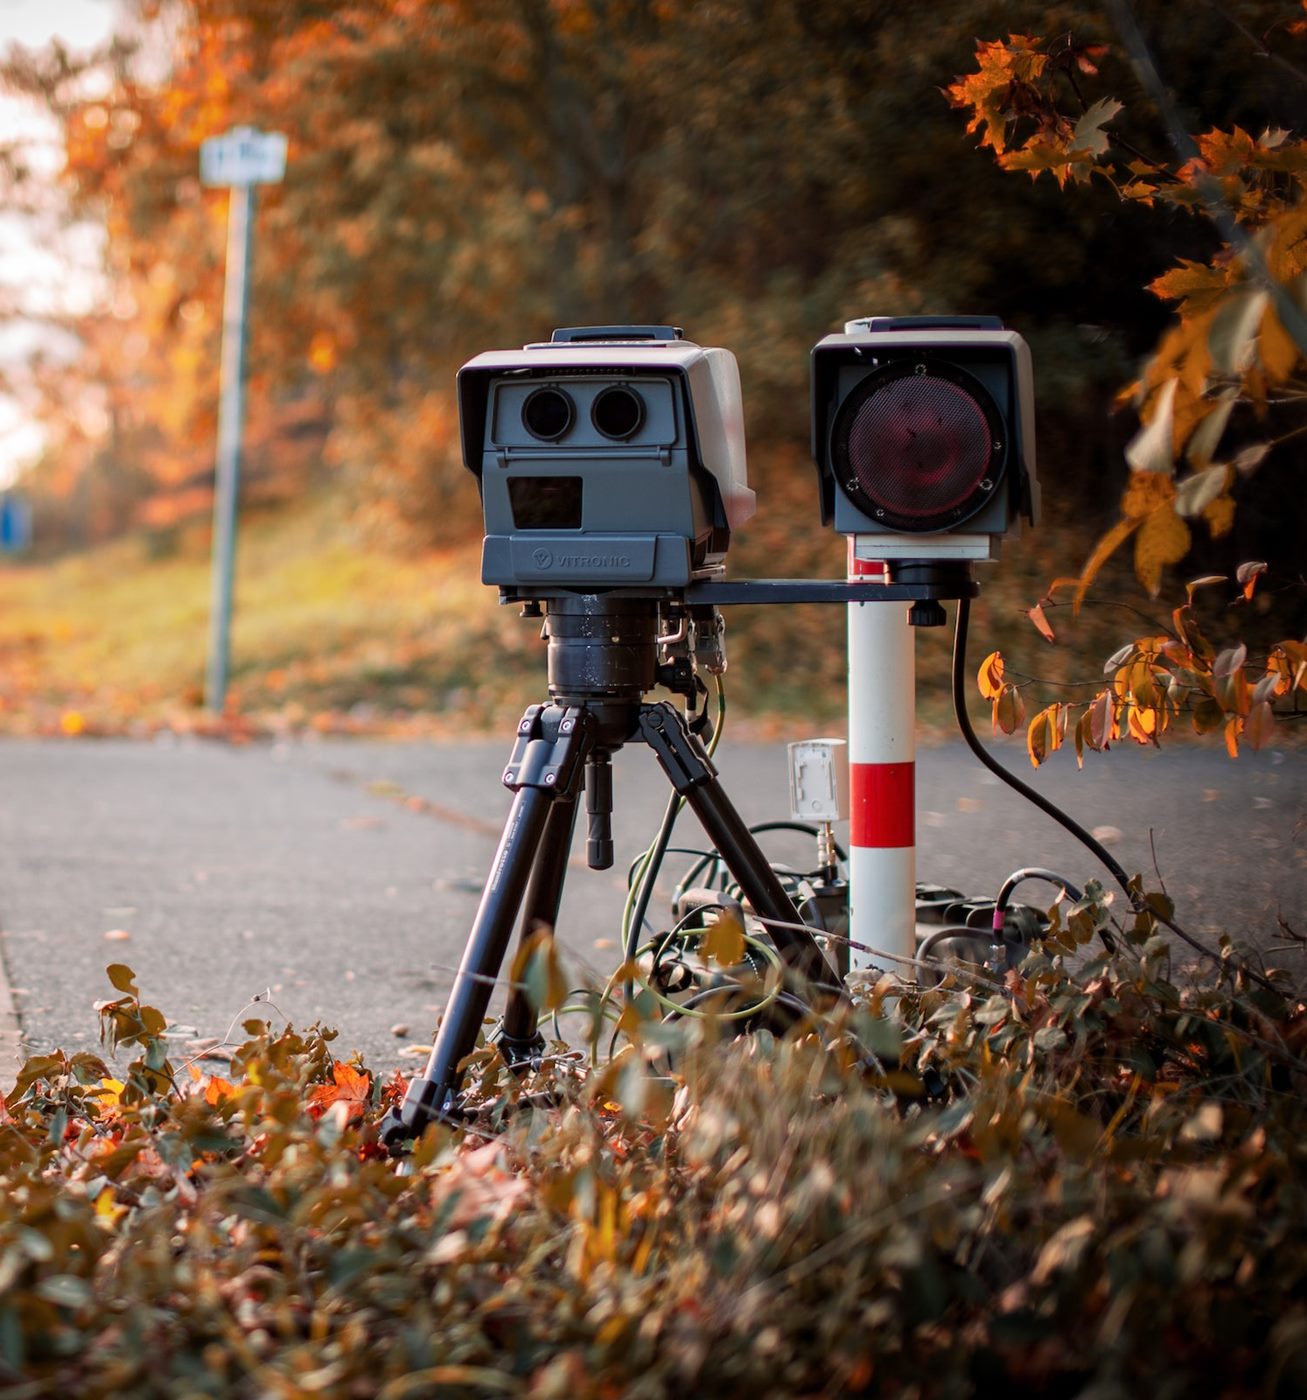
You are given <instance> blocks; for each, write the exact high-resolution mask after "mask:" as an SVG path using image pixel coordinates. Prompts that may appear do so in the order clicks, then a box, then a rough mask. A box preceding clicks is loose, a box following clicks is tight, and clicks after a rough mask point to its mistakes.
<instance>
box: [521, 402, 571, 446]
mask: <svg viewBox="0 0 1307 1400" xmlns="http://www.w3.org/2000/svg"><path fill="white" fill-rule="evenodd" d="M573 416H574V415H573V411H572V400H571V398H570V397H569V396H568V395H567V394H565V393H563V391H562V390H561V389H537V390H536V391H535V392H534V393H532V394H530V395H528V396H527V401H526V402H525V403H524V404H523V405H522V423H523V425H524V426H525V427H526V430H527V432H528V433H530V434H531V436H532V437H533V438H539V439H540V440H541V442H556V441H557V440H558V439H559V438H560V437H562V436H563V434H564V433H565V432H566V431H567V430H568V429H569V428H570V427H571V426H572V418H573Z"/></svg>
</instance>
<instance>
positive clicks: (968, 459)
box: [832, 364, 1005, 532]
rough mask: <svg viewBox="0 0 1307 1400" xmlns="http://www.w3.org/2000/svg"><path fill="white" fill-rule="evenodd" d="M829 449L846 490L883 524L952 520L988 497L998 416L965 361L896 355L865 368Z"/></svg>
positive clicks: (999, 436)
mask: <svg viewBox="0 0 1307 1400" xmlns="http://www.w3.org/2000/svg"><path fill="white" fill-rule="evenodd" d="M832 456H833V458H834V460H835V464H836V466H837V468H838V469H839V471H840V473H841V476H842V477H843V478H844V480H845V483H846V489H847V490H848V491H849V494H850V495H851V496H852V497H853V498H854V500H855V501H856V502H857V504H858V505H859V506H860V507H861V508H862V509H863V510H866V511H868V512H870V513H871V514H873V515H874V516H875V518H876V520H877V521H878V522H880V523H881V524H883V525H886V526H888V527H889V528H890V529H893V530H903V531H907V532H916V531H934V530H944V529H955V528H956V527H957V526H958V525H959V524H961V523H962V522H963V521H965V520H969V519H970V518H971V517H972V516H973V515H975V514H977V513H978V512H979V511H980V510H982V509H983V508H984V506H985V505H986V504H987V503H988V502H989V501H991V500H993V499H994V494H993V493H994V489H995V487H996V485H997V483H998V481H999V479H1000V478H1001V476H1002V475H1003V469H1004V461H1005V450H1004V440H1003V428H1002V422H1001V419H1000V417H999V414H998V410H997V408H996V407H995V405H994V401H993V399H992V398H991V397H990V395H989V394H988V392H987V391H986V390H985V389H984V388H983V387H982V385H981V384H980V383H979V382H978V381H977V380H975V379H974V378H972V376H971V375H969V374H968V373H967V372H966V371H965V370H962V369H960V368H959V367H957V366H954V365H925V364H919V365H910V364H900V365H896V366H893V367H891V368H889V369H887V370H885V371H882V372H879V373H876V374H873V375H870V376H869V377H868V378H867V379H865V380H864V381H863V382H862V383H861V384H860V385H858V386H857V388H855V389H854V390H853V392H852V393H851V394H850V395H849V397H848V398H847V399H846V400H845V402H844V403H843V404H842V405H841V407H840V410H839V413H838V415H837V417H836V423H835V430H834V435H833V439H832Z"/></svg>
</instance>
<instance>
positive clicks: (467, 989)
mask: <svg viewBox="0 0 1307 1400" xmlns="http://www.w3.org/2000/svg"><path fill="white" fill-rule="evenodd" d="M593 730H594V721H593V717H592V716H590V715H588V714H587V713H586V712H585V711H583V710H572V709H569V710H566V711H564V710H562V709H560V708H559V707H558V706H556V705H549V706H541V705H533V706H531V708H530V709H528V710H527V712H526V714H525V715H524V716H523V719H522V722H521V724H520V725H519V726H518V731H517V743H516V744H515V745H514V748H513V755H512V757H511V758H510V759H509V762H508V767H507V768H506V769H505V770H504V783H505V785H506V786H508V787H511V788H512V789H513V790H514V792H515V794H516V795H515V796H514V798H513V805H512V807H511V808H510V809H509V813H508V820H507V821H506V822H505V823H504V833H503V835H502V837H501V838H500V841H499V849H498V850H497V851H496V852H495V859H494V861H493V863H492V864H491V867H490V876H489V878H488V879H487V880H486V885H485V889H484V891H483V892H482V895H481V903H480V905H479V906H478V908H477V913H476V918H475V920H474V921H473V924H472V931H471V933H469V934H468V939H467V945H466V947H465V948H464V949H463V960H462V962H461V963H460V964H459V967H458V975H457V977H456V978H455V980H454V986H453V988H452V990H451V991H450V994H449V1001H448V1002H447V1003H446V1005H445V1014H444V1018H443V1019H442V1021H441V1023H440V1030H439V1032H438V1033H437V1035H436V1043H435V1045H434V1046H433V1047H432V1050H431V1055H430V1057H429V1059H428V1060H427V1067H426V1069H425V1070H424V1071H423V1072H422V1075H421V1076H420V1077H419V1078H417V1079H414V1080H413V1081H412V1083H411V1084H410V1085H409V1086H408V1092H407V1093H406V1094H405V1095H404V1102H403V1103H402V1104H401V1105H400V1107H399V1108H398V1109H396V1110H393V1111H392V1112H391V1113H390V1114H389V1115H388V1116H387V1118H386V1120H385V1121H384V1122H383V1124H382V1127H381V1137H382V1140H383V1141H384V1142H385V1143H386V1144H387V1145H388V1146H391V1147H398V1146H399V1145H400V1144H401V1143H403V1142H404V1141H406V1140H407V1139H408V1138H412V1137H416V1136H417V1135H418V1134H419V1133H421V1132H422V1130H423V1129H424V1128H425V1127H426V1126H427V1125H428V1124H429V1123H432V1122H434V1121H435V1120H436V1119H438V1118H441V1117H442V1116H444V1115H445V1113H446V1112H447V1110H448V1109H449V1107H450V1104H451V1103H452V1101H453V1099H454V1096H455V1095H456V1094H457V1092H458V1086H459V1079H460V1075H459V1065H460V1064H461V1063H462V1062H463V1060H464V1059H465V1058H466V1057H467V1056H468V1055H469V1054H470V1053H471V1052H472V1049H473V1047H474V1046H475V1045H476V1038H477V1031H478V1030H479V1029H480V1027H481V1022H482V1020H483V1019H484V1018H485V1014H486V1008H487V1006H489V1004H490V995H491V992H492V991H493V990H494V986H495V983H496V980H497V979H498V977H499V972H500V968H501V967H502V966H503V962H504V954H505V953H506V952H507V951H508V943H509V939H510V938H511V937H512V933H513V923H514V921H515V919H516V918H517V913H518V910H519V908H520V907H521V904H522V896H523V894H524V893H525V891H526V888H527V881H528V879H529V878H530V875H531V871H532V869H533V868H534V867H535V865H536V857H537V854H538V852H539V849H540V844H541V840H542V838H543V836H544V833H545V828H546V826H547V824H548V821H549V815H550V813H551V811H552V810H553V806H554V801H555V798H561V799H562V800H563V801H564V802H565V803H566V804H567V805H568V806H570V807H571V808H572V811H573V813H575V808H576V795H577V793H578V792H579V791H580V784H581V778H582V774H583V772H584V765H585V756H586V754H587V753H588V752H589V750H590V748H591V747H592V746H593V737H592V736H593Z"/></svg>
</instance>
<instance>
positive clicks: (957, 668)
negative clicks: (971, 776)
mask: <svg viewBox="0 0 1307 1400" xmlns="http://www.w3.org/2000/svg"><path fill="white" fill-rule="evenodd" d="M970 617H971V599H970V598H959V599H958V615H957V621H956V623H955V625H954V629H953V674H952V690H953V714H954V717H955V718H956V720H957V723H958V729H959V730H960V732H961V734H962V737H963V739H965V740H966V744H967V747H968V748H969V749H970V750H971V752H972V753H974V754H975V756H976V757H977V758H978V759H979V760H980V762H981V763H982V764H984V766H985V767H986V768H988V769H989V771H990V772H991V773H993V774H994V776H995V777H996V778H999V779H1001V780H1002V781H1003V782H1005V783H1006V784H1007V785H1008V787H1010V788H1012V789H1013V790H1014V791H1016V792H1019V793H1020V794H1021V796H1022V797H1024V798H1026V800H1027V801H1029V802H1033V803H1034V804H1035V806H1036V807H1038V808H1039V810H1040V811H1041V812H1043V813H1044V814H1045V815H1046V816H1050V817H1052V818H1053V820H1054V821H1055V822H1057V824H1058V825H1059V826H1061V827H1064V828H1065V829H1066V830H1067V831H1069V832H1070V833H1071V835H1072V836H1074V837H1075V838H1076V840H1077V841H1079V842H1081V843H1082V844H1083V845H1085V846H1087V847H1088V848H1089V849H1090V850H1091V851H1092V852H1093V853H1094V854H1095V855H1096V856H1097V857H1098V859H1099V860H1100V861H1102V863H1103V865H1104V866H1105V867H1106V868H1107V869H1108V870H1109V871H1111V873H1112V875H1113V876H1114V877H1115V879H1116V881H1117V883H1118V884H1119V885H1120V886H1121V888H1122V889H1123V890H1124V891H1125V896H1126V898H1127V899H1128V900H1129V901H1130V907H1131V908H1132V909H1133V910H1134V911H1135V913H1136V914H1146V915H1147V916H1148V917H1149V918H1152V919H1155V920H1156V921H1157V922H1158V923H1159V924H1161V925H1162V926H1163V927H1164V928H1168V929H1170V930H1171V932H1172V933H1173V934H1175V936H1176V937H1177V938H1180V939H1182V940H1183V941H1184V942H1185V943H1187V944H1188V945H1189V946H1190V947H1191V948H1192V949H1193V950H1194V951H1195V952H1196V953H1198V954H1199V955H1200V956H1202V957H1204V958H1206V959H1208V961H1209V962H1212V963H1215V964H1216V966H1217V967H1219V968H1222V969H1224V968H1225V967H1226V965H1227V963H1228V964H1230V965H1232V966H1234V967H1236V968H1237V969H1238V970H1239V971H1240V972H1242V973H1243V975H1244V976H1245V977H1247V978H1248V979H1249V980H1250V981H1253V982H1256V983H1257V985H1258V986H1259V987H1263V988H1265V989H1266V990H1267V991H1268V992H1274V993H1275V994H1276V996H1279V997H1287V993H1286V992H1285V991H1284V989H1283V988H1282V987H1277V986H1276V985H1275V983H1274V982H1272V981H1271V980H1270V978H1268V977H1263V976H1262V975H1261V973H1260V972H1257V971H1255V970H1254V969H1253V968H1251V967H1249V966H1248V964H1247V963H1246V962H1245V961H1244V960H1243V959H1242V958H1235V957H1230V958H1221V957H1220V956H1218V955H1217V954H1216V953H1213V952H1212V950H1211V949H1210V948H1207V947H1205V946H1204V945H1203V944H1202V943H1200V942H1199V941H1198V940H1197V939H1196V938H1195V937H1194V936H1193V935H1192V934H1191V933H1187V932H1186V931H1185V930H1184V929H1183V928H1181V927H1180V925H1179V924H1177V923H1176V922H1175V921H1174V920H1172V919H1168V918H1166V917H1165V915H1162V914H1159V913H1158V912H1157V910H1155V909H1152V908H1150V907H1149V905H1148V904H1147V902H1146V901H1145V900H1144V899H1143V897H1142V896H1141V895H1139V894H1137V893H1136V892H1135V891H1134V890H1133V889H1132V888H1131V885H1130V877H1129V876H1128V875H1127V874H1126V873H1125V871H1124V870H1123V869H1122V868H1121V866H1120V865H1118V864H1117V862H1116V861H1115V860H1113V858H1112V856H1111V854H1110V852H1108V851H1107V850H1106V849H1104V847H1103V845H1102V843H1101V842H1099V841H1096V840H1095V839H1094V838H1093V837H1092V836H1091V835H1090V834H1089V832H1087V831H1086V830H1085V829H1084V827H1083V826H1081V825H1080V823H1079V822H1077V821H1075V820H1073V819H1072V818H1071V817H1069V816H1067V814H1066V813H1065V812H1064V811H1063V810H1062V809H1061V808H1060V807H1058V806H1055V805H1054V804H1053V803H1052V802H1050V801H1049V800H1048V798H1046V797H1045V796H1044V795H1043V794H1042V793H1038V792H1036V791H1035V790H1034V788H1032V787H1030V786H1029V785H1028V784H1026V783H1023V782H1022V781H1021V779H1020V778H1018V777H1017V776H1016V774H1015V773H1011V772H1009V771H1008V770H1007V769H1006V768H1004V767H1003V765H1002V764H1001V763H999V762H998V761H997V760H996V759H994V758H992V757H991V756H990V754H989V752H988V750H987V749H986V748H985V746H984V745H983V744H982V743H981V742H980V740H979V738H978V737H977V736H976V731H975V729H974V728H973V727H972V724H971V716H970V715H969V714H967V701H966V669H967V624H968V622H969V620H970ZM1099 933H1100V935H1101V936H1102V938H1103V941H1104V943H1105V944H1106V945H1107V947H1108V948H1109V949H1111V948H1112V947H1113V943H1112V942H1111V935H1110V934H1108V932H1107V930H1106V929H1100V930H1099Z"/></svg>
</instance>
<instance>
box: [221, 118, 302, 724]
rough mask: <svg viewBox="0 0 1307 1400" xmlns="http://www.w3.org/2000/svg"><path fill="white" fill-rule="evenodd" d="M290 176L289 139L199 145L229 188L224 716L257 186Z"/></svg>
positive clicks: (246, 135) (249, 131)
mask: <svg viewBox="0 0 1307 1400" xmlns="http://www.w3.org/2000/svg"><path fill="white" fill-rule="evenodd" d="M285 171H286V137H285V136H283V135H281V134H280V133H279V132H264V131H256V130H255V129H254V128H253V127H248V126H238V127H234V128H233V129H232V130H231V131H228V132H225V133H224V134H223V135H221V136H214V137H212V138H211V139H210V140H208V141H206V142H205V143H204V144H203V145H202V146H201V147H200V179H201V180H202V181H203V182H204V184H206V185H216V186H226V187H228V188H230V190H231V205H230V207H229V209H228V213H227V267H226V286H225V289H224V294H223V303H222V362H221V368H220V380H219V385H220V387H219V400H218V452H217V461H216V465H215V472H214V492H213V594H212V597H213V602H212V606H211V610H210V618H209V664H208V670H207V672H206V676H205V703H206V704H207V705H208V707H209V709H211V710H213V711H215V712H217V713H221V712H222V709H223V706H224V705H225V704H226V701H227V676H228V669H229V662H230V656H231V600H232V579H233V574H234V570H235V563H236V503H237V498H238V496H239V493H240V464H241V432H242V428H243V425H244V418H245V322H246V318H247V315H248V312H249V276H250V252H251V246H252V242H253V231H254V186H255V185H265V184H276V183H278V182H279V181H280V180H281V178H282V176H283V175H284V174H285Z"/></svg>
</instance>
